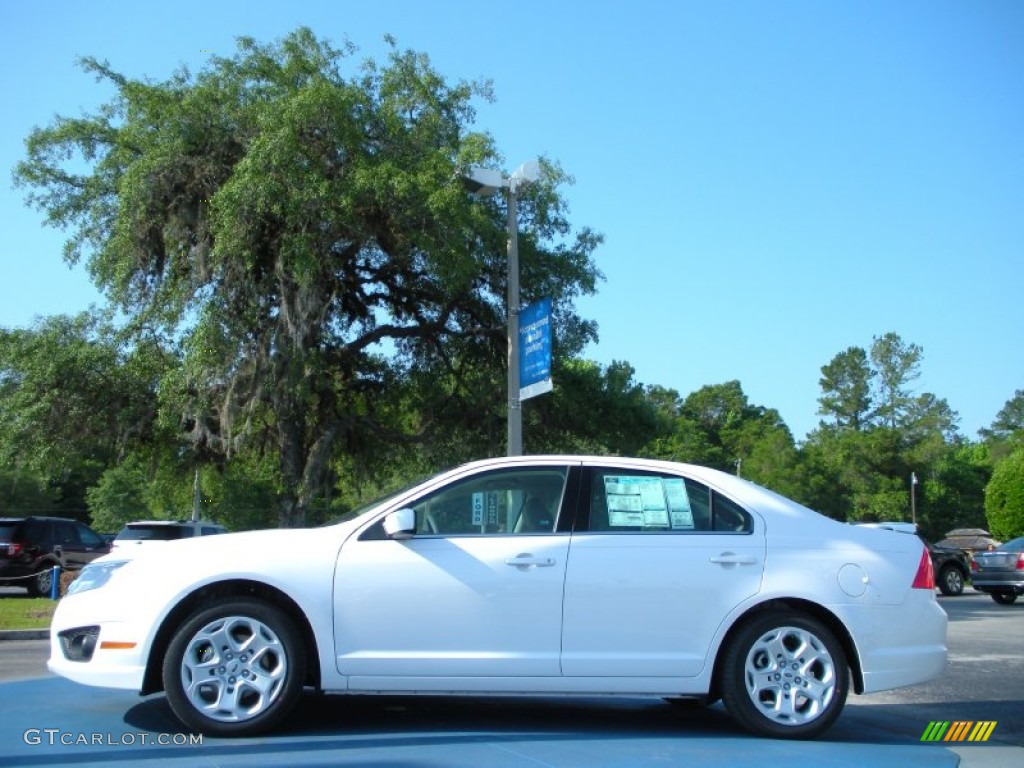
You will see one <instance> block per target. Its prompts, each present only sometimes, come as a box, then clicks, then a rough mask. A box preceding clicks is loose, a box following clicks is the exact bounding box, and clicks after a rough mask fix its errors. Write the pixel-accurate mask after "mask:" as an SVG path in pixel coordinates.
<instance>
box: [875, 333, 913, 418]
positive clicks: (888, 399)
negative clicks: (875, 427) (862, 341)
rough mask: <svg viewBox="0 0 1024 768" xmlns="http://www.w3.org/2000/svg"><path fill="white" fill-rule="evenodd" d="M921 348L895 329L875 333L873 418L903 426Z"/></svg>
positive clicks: (910, 399) (909, 404)
mask: <svg viewBox="0 0 1024 768" xmlns="http://www.w3.org/2000/svg"><path fill="white" fill-rule="evenodd" d="M923 355H924V352H923V350H922V349H921V347H919V346H918V345H917V344H907V343H905V342H904V341H903V339H901V338H900V337H899V335H898V334H896V333H892V332H890V333H886V334H885V335H883V336H876V337H875V340H874V342H873V343H872V344H871V362H872V363H873V364H874V366H875V367H874V373H875V376H876V381H877V387H878V388H877V394H876V396H875V412H874V414H873V415H874V418H875V419H876V420H877V421H878V423H880V424H882V425H883V426H886V427H888V428H889V429H896V428H897V427H899V426H902V425H903V423H904V421H905V419H906V417H907V412H908V411H909V410H910V408H911V404H912V397H911V393H910V385H911V383H912V382H914V381H915V380H916V379H917V378H918V377H919V376H920V375H921V359H922V357H923Z"/></svg>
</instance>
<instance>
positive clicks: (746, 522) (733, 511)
mask: <svg viewBox="0 0 1024 768" xmlns="http://www.w3.org/2000/svg"><path fill="white" fill-rule="evenodd" d="M711 496H712V499H713V500H714V510H713V511H714V515H713V518H714V520H713V524H714V529H715V530H716V531H735V532H737V533H747V532H749V531H752V530H753V529H754V528H753V520H752V519H751V517H750V515H749V514H747V512H746V510H744V509H743V507H741V506H740V505H739V504H737V503H736V502H734V501H732V500H731V499H727V498H726V497H725V496H723V495H722V494H720V493H718V492H715V493H712V495H711Z"/></svg>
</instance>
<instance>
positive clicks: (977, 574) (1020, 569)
mask: <svg viewBox="0 0 1024 768" xmlns="http://www.w3.org/2000/svg"><path fill="white" fill-rule="evenodd" d="M971 584H973V585H974V588H975V589H976V590H978V591H979V592H985V593H986V594H988V595H991V597H992V599H993V600H995V601H996V602H997V603H999V604H1000V605H1012V604H1013V603H1015V602H1016V601H1017V596H1018V595H1022V594H1024V536H1021V537H1019V538H1016V539H1013V540H1011V541H1008V542H1006V543H1005V544H1000V545H999V546H998V547H996V548H995V549H993V550H990V551H988V552H978V553H977V554H976V555H975V556H974V561H973V562H972V563H971Z"/></svg>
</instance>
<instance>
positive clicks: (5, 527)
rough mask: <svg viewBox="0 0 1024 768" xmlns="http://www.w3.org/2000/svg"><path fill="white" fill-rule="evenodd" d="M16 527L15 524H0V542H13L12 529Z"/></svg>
mask: <svg viewBox="0 0 1024 768" xmlns="http://www.w3.org/2000/svg"><path fill="white" fill-rule="evenodd" d="M17 527H18V524H17V523H0V541H13V540H14V529H15V528H17Z"/></svg>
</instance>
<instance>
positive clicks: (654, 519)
mask: <svg viewBox="0 0 1024 768" xmlns="http://www.w3.org/2000/svg"><path fill="white" fill-rule="evenodd" d="M589 529H590V530H591V531H610V532H629V531H632V532H637V533H700V532H712V531H734V532H736V531H739V532H745V531H749V530H751V527H750V516H749V515H748V514H747V513H746V512H744V511H743V510H742V509H741V508H740V507H739V506H738V505H736V504H734V503H733V502H731V501H729V500H728V499H726V498H725V497H724V496H720V495H719V494H718V493H715V492H713V491H711V489H710V488H708V487H707V486H706V485H704V484H703V483H699V482H697V481H696V480H691V479H690V478H683V477H677V476H674V475H663V474H660V473H656V472H643V471H635V472H628V473H624V472H621V471H618V470H610V469H609V470H604V469H595V470H593V471H592V473H591V488H590V526H589Z"/></svg>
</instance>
